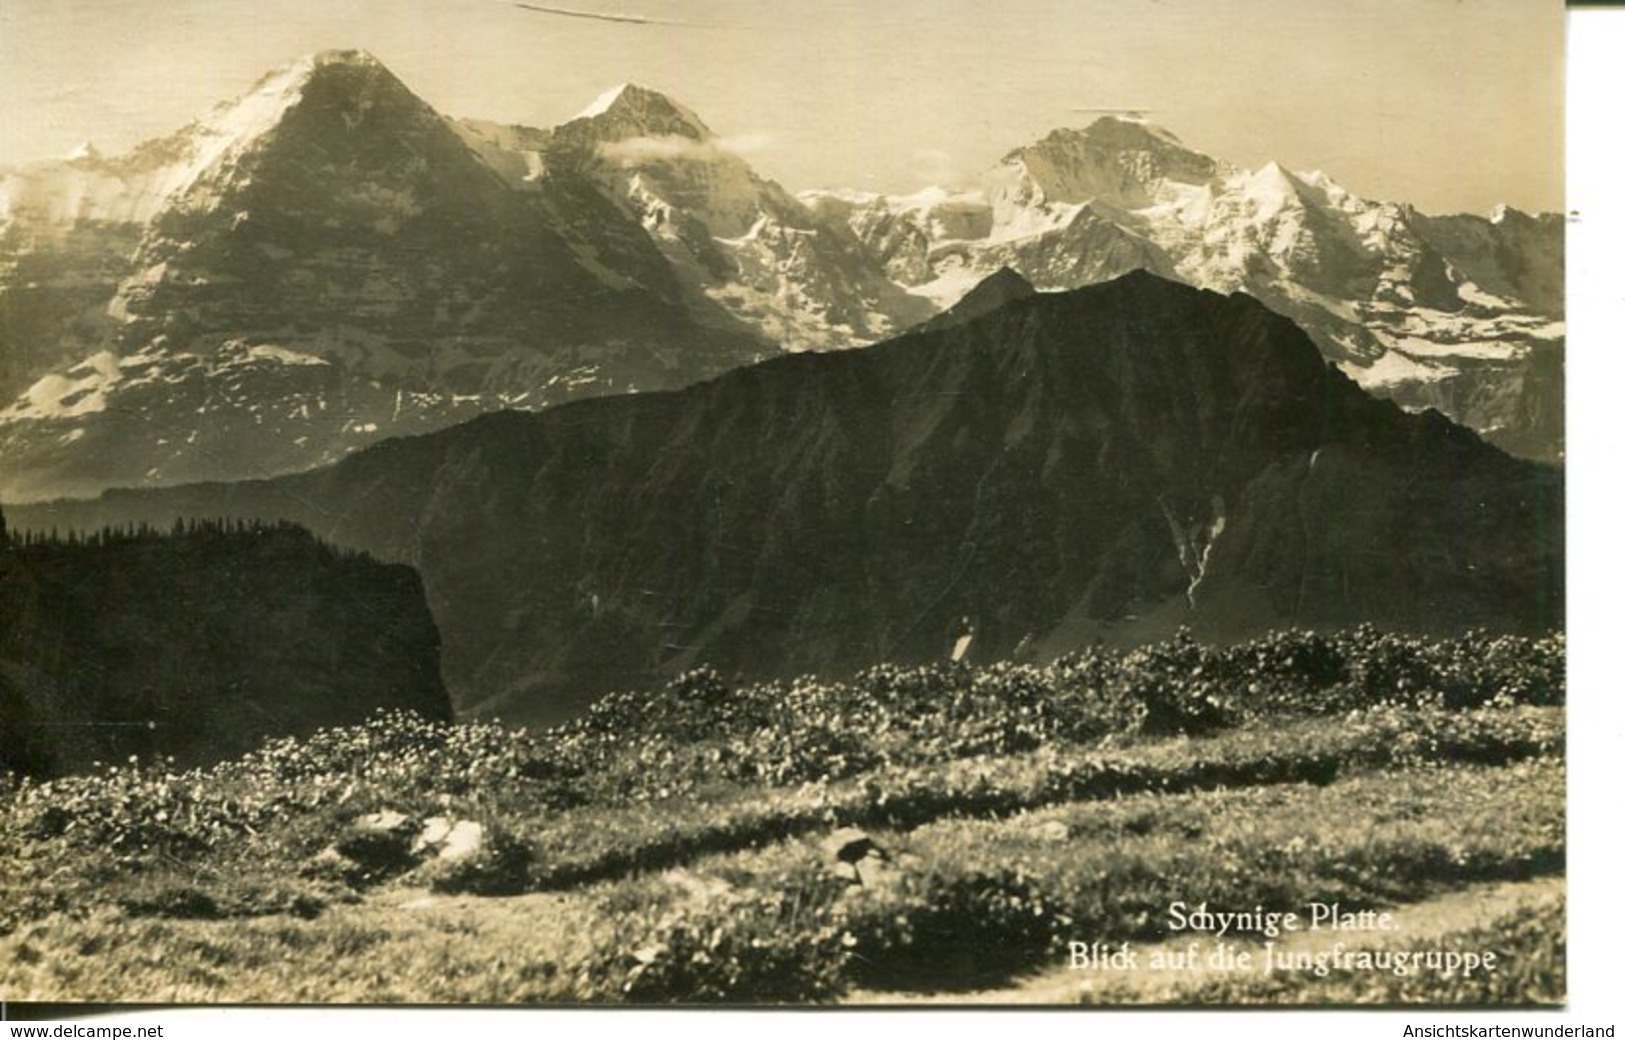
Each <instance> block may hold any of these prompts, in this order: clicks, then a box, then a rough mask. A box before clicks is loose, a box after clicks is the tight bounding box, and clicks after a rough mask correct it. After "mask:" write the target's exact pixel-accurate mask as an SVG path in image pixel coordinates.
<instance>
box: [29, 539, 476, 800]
mask: <svg viewBox="0 0 1625 1040" xmlns="http://www.w3.org/2000/svg"><path fill="white" fill-rule="evenodd" d="M0 553H3V557H0V769H8V770H13V771H17V772H21V773H26V774H33V775H53V774H58V773H63V772H71V771H77V770H81V769H85V768H87V767H89V766H90V765H91V764H92V763H93V762H95V761H104V762H111V761H115V760H121V759H123V758H125V757H127V756H129V755H132V754H134V755H141V756H143V757H148V756H152V755H173V756H175V758H176V759H177V761H179V762H182V763H202V762H212V761H216V760H218V759H221V758H226V757H230V756H233V755H237V754H241V753H242V752H244V751H246V750H249V749H251V748H253V747H254V746H256V745H257V744H258V743H259V742H260V741H261V740H263V739H265V738H266V737H269V736H281V735H290V734H292V735H304V734H308V733H310V732H313V731H314V730H316V729H317V728H319V727H322V726H328V725H335V724H343V723H350V722H359V721H361V720H363V719H365V718H366V717H367V716H369V715H370V714H372V712H374V711H375V710H377V709H378V708H383V707H400V708H408V709H412V710H415V711H418V712H420V713H422V714H424V715H426V716H429V717H431V718H449V717H450V713H451V706H450V702H449V699H448V697H447V695H446V691H445V687H444V685H443V683H442V680H441V677H440V647H439V636H438V633H437V632H436V630H435V626H434V621H433V619H432V618H431V617H430V615H429V611H428V608H427V605H426V604H425V602H424V597H423V589H422V584H421V582H420V581H419V579H418V576H417V575H416V574H415V573H414V572H413V571H412V570H411V569H410V568H407V567H402V566H398V565H385V564H380V563H378V562H376V561H373V560H370V559H368V558H366V557H364V556H361V555H359V554H356V553H352V552H347V551H341V550H338V549H335V548H333V547H331V546H328V545H324V544H322V543H321V542H319V541H318V540H317V539H316V538H314V537H313V536H312V535H311V534H310V533H309V532H307V531H305V530H303V529H301V528H298V527H295V526H293V525H292V524H287V523H257V522H244V521H231V522H210V521H197V520H193V521H191V522H177V523H175V524H174V525H173V526H172V527H171V528H166V529H163V530H157V529H150V528H142V527H139V526H133V525H132V526H124V527H119V528H110V529H104V530H99V531H96V532H93V533H90V534H87V535H80V534H78V533H77V532H73V533H65V534H63V535H61V536H60V537H55V536H51V535H49V534H45V535H41V534H39V533H20V534H18V535H17V536H16V537H14V538H5V537H4V536H3V535H0Z"/></svg>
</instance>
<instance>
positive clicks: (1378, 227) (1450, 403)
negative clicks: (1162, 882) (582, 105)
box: [0, 51, 1564, 501]
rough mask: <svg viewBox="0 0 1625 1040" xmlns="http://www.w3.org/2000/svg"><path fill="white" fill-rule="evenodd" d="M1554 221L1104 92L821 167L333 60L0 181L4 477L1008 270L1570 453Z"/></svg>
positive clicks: (627, 379)
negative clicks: (838, 176) (1257, 146)
mask: <svg viewBox="0 0 1625 1040" xmlns="http://www.w3.org/2000/svg"><path fill="white" fill-rule="evenodd" d="M1562 234H1563V228H1562V223H1561V220H1560V218H1558V217H1556V216H1551V215H1543V216H1529V215H1525V214H1521V213H1517V212H1516V211H1512V210H1507V209H1503V210H1500V211H1498V212H1497V213H1495V214H1494V215H1493V216H1492V217H1490V218H1481V217H1474V216H1462V215H1458V216H1427V215H1423V214H1421V213H1418V212H1417V211H1415V210H1414V209H1413V208H1412V207H1409V206H1406V205H1403V204H1398V203H1386V202H1383V203H1379V202H1372V201H1369V200H1364V199H1360V198H1358V197H1357V196H1354V195H1353V194H1352V193H1350V192H1348V191H1346V190H1345V189H1343V188H1342V187H1340V186H1339V185H1337V184H1336V182H1335V181H1333V180H1331V179H1330V178H1329V177H1327V176H1325V175H1323V174H1320V173H1295V172H1291V171H1287V170H1284V169H1282V168H1280V167H1279V166H1275V165H1270V166H1266V167H1265V168H1263V169H1262V170H1258V171H1246V170H1240V169H1237V168H1234V167H1232V166H1229V165H1227V164H1225V163H1223V162H1221V161H1219V160H1215V159H1212V158H1209V157H1206V156H1203V155H1200V154H1199V153H1197V152H1194V151H1192V150H1191V149H1189V148H1187V147H1185V146H1184V145H1183V144H1182V143H1180V142H1179V140H1178V139H1177V138H1175V137H1174V136H1173V135H1172V134H1170V133H1168V132H1167V131H1164V130H1161V129H1159V128H1156V127H1153V126H1150V125H1148V124H1145V123H1143V122H1140V121H1137V120H1132V119H1123V118H1112V117H1108V118H1103V119H1100V120H1097V121H1096V122H1094V123H1093V124H1091V125H1090V126H1088V127H1086V128H1082V129H1062V130H1057V131H1055V132H1054V133H1052V134H1050V135H1048V136H1047V137H1045V138H1044V139H1042V140H1040V141H1038V142H1035V143H1033V144H1030V145H1027V146H1024V147H1021V148H1017V149H1015V150H1014V151H1012V152H1011V153H1009V155H1007V156H1006V157H1005V159H1004V160H1003V161H1002V162H1001V163H1000V164H999V165H998V166H997V167H996V168H995V169H994V170H992V171H990V172H989V174H988V175H987V176H986V177H985V178H984V180H983V182H982V184H981V185H980V186H978V187H976V188H975V189H972V190H952V191H950V190H944V189H929V190H926V191H923V192H920V193H917V194H915V195H912V196H907V197H885V196H876V195H867V194H861V193H854V192H804V193H801V194H799V195H796V194H792V193H790V192H787V191H786V190H784V189H783V188H782V187H780V186H779V185H777V184H775V183H773V182H772V181H771V180H768V179H766V178H764V177H762V176H760V175H759V174H758V173H756V172H755V171H754V170H753V169H752V168H751V167H750V165H749V164H748V163H747V162H746V161H745V160H744V159H743V158H742V157H740V156H738V155H736V154H734V153H732V152H730V151H729V150H728V149H727V147H726V144H725V139H723V138H720V137H718V136H717V135H716V134H715V133H714V132H713V131H712V130H711V129H710V128H709V127H708V126H707V125H706V124H705V123H704V122H703V120H701V119H700V117H699V116H698V115H697V114H695V113H694V112H692V111H690V110H689V109H687V108H686V107H684V106H683V105H681V104H680V103H678V102H676V101H674V100H672V99H669V98H667V97H665V96H663V95H661V94H659V93H656V92H654V91H650V90H646V89H643V88H640V87H636V86H631V85H626V86H622V87H619V88H616V89H615V90H612V91H610V92H608V93H606V94H605V95H604V96H603V97H601V98H600V99H598V100H597V101H596V102H594V103H593V104H592V105H590V106H589V107H588V108H587V109H586V110H584V111H583V112H582V113H581V114H580V115H579V116H577V117H576V118H574V119H572V120H569V121H567V122H566V123H564V124H561V125H560V126H557V127H552V128H545V129H538V128H528V127H514V126H500V125H496V124H491V123H484V122H478V121H471V120H453V119H449V118H447V117H445V116H442V115H440V114H439V113H437V112H435V111H434V110H433V109H432V108H430V107H429V106H428V105H427V104H425V103H424V102H423V101H422V100H421V99H419V98H418V97H417V96H416V95H414V94H413V93H412V92H411V90H410V89H409V88H408V87H407V86H406V85H404V84H402V83H401V82H400V81H399V80H398V79H397V78H396V77H395V76H394V75H393V74H392V73H390V72H389V70H387V69H386V68H384V67H383V66H382V65H381V64H380V63H378V62H377V61H376V60H375V59H373V58H372V57H370V56H369V55H366V54H364V53H362V52H355V51H333V52H323V53H321V54H318V55H314V56H312V57H309V58H306V59H302V60H301V61H298V62H295V63H294V64H292V65H290V66H288V67H286V68H283V69H280V70H277V71H275V72H273V73H271V74H270V75H268V76H267V77H265V79H263V80H262V81H261V82H260V83H259V84H258V85H257V86H256V87H255V88H254V89H252V90H251V91H250V92H249V93H248V94H246V95H244V96H243V97H242V98H240V99H238V100H236V101H235V102H232V103H229V104H225V105H222V106H221V107H219V108H218V109H216V110H215V111H214V112H212V113H211V114H209V115H208V116H206V117H204V118H203V119H201V120H200V121H198V122H197V123H195V124H193V125H191V126H189V127H187V128H185V129H183V130H181V131H179V132H178V133H176V134H174V135H172V136H170V137H168V138H164V139H160V140H155V141H151V142H148V143H146V144H144V145H142V146H140V147H138V148H137V149H135V150H134V151H133V152H131V153H129V154H127V155H124V156H119V157H112V158H109V157H103V156H100V155H98V154H96V153H95V152H94V150H93V149H85V150H82V151H81V152H80V153H78V154H76V155H74V156H72V157H70V158H67V159H64V160H61V161H58V162H53V163H46V164H40V165H35V166H31V167H26V168H22V169H15V170H8V171H5V172H4V173H3V174H0V455H3V456H4V457H5V458H6V460H7V464H6V466H5V467H4V469H3V471H0V498H3V499H4V500H6V501H29V500H42V499H48V498H53V497H58V496H64V495H90V494H95V493H97V492H100V491H102V490H105V489H107V488H111V487H119V486H163V485H170V484H178V483H185V482H189V481H199V480H235V479H242V478H252V477H262V476H269V475H275V474H279V473H287V472H294V471H299V470H303V469H308V468H310V467H313V466H320V465H325V464H328V463H331V462H334V461H336V460H339V459H341V458H343V457H345V456H347V455H348V454H350V453H351V452H353V451H355V450H357V449H360V448H362V447H365V446H367V445H369V444H372V443H375V442H377V441H379V440H383V439H385V438H387V437H391V436H396V435H401V434H415V433H422V432H428V431H432V430H436V429H440V428H443V427H446V426H450V425H452V424H454V423H457V422H461V421H464V420H467V419H470V418H473V417H475V416H478V415H482V414H485V413H488V412H493V411H498V410H502V409H522V410H537V409H542V408H546V407H549V406H553V405H556V404H559V403H561V402H565V401H569V400H573V399H577V398H581V397H587V396H595V395H603V394H622V393H632V392H646V391H655V390H662V389H671V388H676V387H681V386H685V385H688V384H691V383H694V382H696V381H698V380H704V379H709V378H712V377H714V376H717V375H719V374H721V373H723V372H726V371H729V370H731V369H734V368H738V367H740V366H743V365H748V364H750V363H753V362H756V361H759V360H762V359H765V358H770V357H773V356H776V355H779V354H781V353H785V352H791V353H795V352H805V351H829V350H837V349H845V348H850V347H856V346H864V345H867V344H870V343H873V342H876V341H880V340H884V339H888V338H891V337H895V336H897V335H899V334H901V333H903V332H905V331H906V330H908V329H910V328H914V327H916V326H919V325H921V324H922V323H927V322H931V321H933V320H935V319H936V316H937V315H939V314H941V313H942V312H943V311H946V310H949V309H951V308H953V307H954V305H955V304H958V303H959V302H960V301H961V298H962V297H964V296H966V294H967V293H968V292H969V291H970V290H971V289H972V288H973V287H974V286H977V285H979V284H981V283H983V282H985V281H986V280H987V279H989V278H991V277H994V276H995V275H998V276H999V278H1000V279H1002V280H1004V281H1005V284H1004V286H1003V288H1002V289H1000V288H998V286H999V283H998V282H995V287H994V288H992V289H988V290H987V291H986V292H987V294H997V293H1000V292H1008V291H1010V290H1011V289H1012V288H1015V289H1019V286H1015V285H1014V283H1013V282H1009V281H1008V277H1009V275H1015V276H1019V278H1020V279H1021V280H1022V284H1024V285H1026V286H1028V287H1029V288H1031V289H1034V290H1038V291H1041V292H1053V291H1059V290H1067V289H1073V288H1077V287H1079V286H1083V285H1088V284H1093V283H1098V282H1102V281H1106V280H1109V279H1112V278H1115V277H1117V276H1119V275H1122V274H1125V273H1127V272H1129V271H1132V270H1136V269H1144V270H1148V271H1151V272H1154V273H1156V274H1159V275H1161V276H1164V277H1167V278H1171V279H1175V280H1179V281H1183V282H1186V283H1189V284H1192V285H1195V286H1199V287H1203V288H1209V289H1214V290H1217V291H1220V292H1224V293H1230V292H1235V291H1245V292H1247V293H1249V294H1250V295H1252V296H1255V297H1257V298H1258V299H1260V300H1262V301H1263V302H1264V303H1265V304H1267V305H1268V306H1269V307H1270V308H1272V309H1274V310H1276V311H1279V312H1281V313H1283V314H1286V315H1288V316H1289V317H1291V318H1292V319H1293V320H1294V321H1296V322H1297V323H1298V324H1299V325H1301V326H1302V327H1303V328H1304V330H1305V331H1306V332H1307V333H1308V335H1309V336H1310V338H1311V339H1312V340H1313V342H1314V344H1315V346H1316V347H1317V348H1318V350H1319V351H1320V353H1321V354H1322V356H1324V357H1325V358H1327V359H1329V360H1331V361H1332V362H1334V363H1335V364H1337V365H1338V366H1339V367H1340V368H1341V369H1342V370H1343V371H1344V372H1345V373H1347V374H1348V375H1350V376H1351V377H1352V378H1353V379H1354V380H1355V381H1356V382H1358V383H1359V384H1360V385H1362V386H1364V387H1365V388H1367V389H1369V390H1372V391H1373V392H1376V393H1379V394H1381V395H1384V396H1387V397H1390V398H1392V399H1393V400H1395V401H1397V402H1398V403H1400V404H1401V405H1403V406H1404V407H1406V408H1409V409H1413V410H1420V409H1422V408H1424V407H1433V408H1436V409H1438V410H1439V411H1441V412H1442V413H1444V414H1445V415H1448V416H1450V417H1451V418H1453V419H1456V420H1458V421H1460V422H1462V423H1464V424H1466V425H1468V426H1471V427H1473V428H1475V429H1477V430H1479V431H1480V432H1481V433H1483V435H1484V436H1485V437H1487V438H1488V439H1490V440H1491V441H1493V442H1494V443H1496V444H1499V445H1501V446H1503V447H1505V448H1506V449H1508V450H1509V451H1512V452H1514V453H1516V454H1520V455H1524V456H1527V457H1531V458H1537V459H1546V460H1556V459H1560V458H1561V456H1562V356H1563V355H1562V351H1563V335H1564V333H1563V300H1562V280H1563V278H1562V273H1563V265H1562ZM1005 271H1008V272H1009V275H1005V274H1000V272H1005ZM963 313H964V312H963V311H961V316H963ZM928 327H929V326H928Z"/></svg>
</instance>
